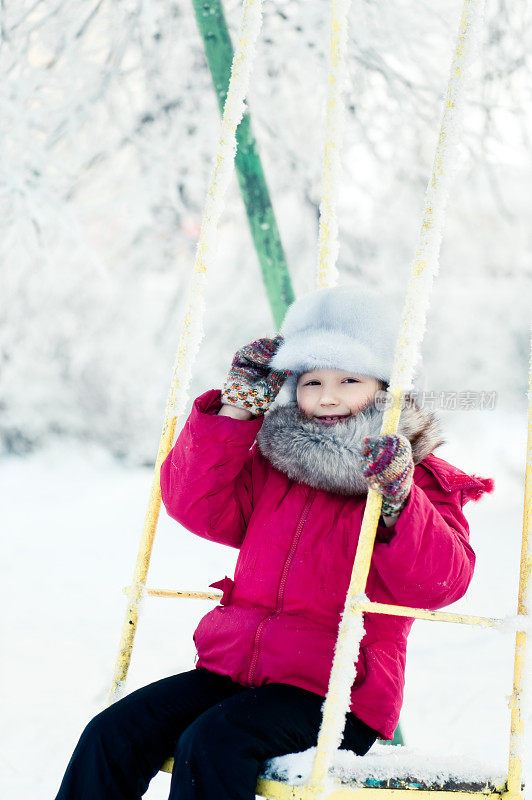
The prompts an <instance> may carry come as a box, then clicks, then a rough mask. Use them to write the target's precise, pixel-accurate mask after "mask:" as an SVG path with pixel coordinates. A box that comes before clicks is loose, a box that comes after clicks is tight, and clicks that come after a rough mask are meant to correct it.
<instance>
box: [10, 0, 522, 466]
mask: <svg viewBox="0 0 532 800" xmlns="http://www.w3.org/2000/svg"><path fill="white" fill-rule="evenodd" d="M224 7H225V10H226V16H227V22H228V25H229V29H230V32H231V34H232V36H233V41H234V40H235V36H236V33H237V31H238V27H239V23H240V14H241V4H240V2H236V0H227V2H226V3H225V4H224ZM460 7H461V3H460V2H459V0H451V1H450V0H445V2H444V0H438V2H434V0H432V1H430V2H429V0H396V1H395V2H393V3H389V2H384V0H379V1H377V0H353V4H352V7H351V14H350V28H349V47H348V55H347V76H348V79H347V81H346V86H345V96H346V105H347V115H346V130H345V141H344V150H343V177H342V192H341V202H340V208H339V219H340V229H341V249H340V264H339V266H340V268H341V270H342V274H343V277H344V278H345V279H346V280H349V278H350V277H353V276H356V277H358V278H363V279H364V280H367V281H368V282H370V283H371V284H373V285H375V286H384V285H386V286H387V287H389V288H391V290H392V291H393V292H394V293H395V294H396V295H397V298H398V302H400V300H401V299H402V297H403V296H404V291H405V281H406V279H407V277H408V273H409V269H410V264H411V260H412V257H413V252H414V247H415V243H416V237H417V231H418V227H419V223H420V217H421V209H422V204H423V198H424V191H425V187H426V183H427V179H428V175H429V174H430V168H431V162H432V156H433V151H434V146H435V142H436V136H437V130H438V124H439V116H440V112H441V98H442V93H443V91H444V89H445V85H446V81H447V76H448V70H449V66H450V59H451V51H452V47H453V43H454V39H455V35H456V30H457V26H458V20H459V15H460ZM329 11H330V3H329V0H304V2H302V0H271V2H268V3H265V4H264V22H263V31H262V37H261V40H260V43H259V46H258V49H257V60H256V63H255V68H254V72H253V78H252V86H251V90H250V94H249V98H248V105H249V110H250V114H251V119H252V126H253V130H254V132H255V135H256V137H257V140H258V145H259V150H260V154H261V158H262V161H263V164H264V167H265V171H266V176H267V180H268V183H269V187H270V192H271V196H272V201H273V205H274V208H275V211H276V215H277V218H278V223H279V227H280V230H281V235H282V238H283V242H284V245H285V249H286V252H287V256H288V261H289V266H290V270H291V272H292V276H293V282H294V285H295V288H296V292H297V293H298V294H299V293H301V292H302V291H304V290H305V289H307V288H311V287H312V286H313V284H314V279H315V276H314V269H315V261H316V240H317V224H318V219H317V209H318V205H319V200H320V177H321V157H322V145H323V123H324V118H325V110H324V99H325V78H326V69H327V55H328V54H327V47H328V22H329ZM531 31H532V25H531V19H530V10H529V8H528V7H527V4H526V2H525V0H513V2H512V3H510V2H507V0H488V2H487V6H486V16H485V23H484V28H483V33H482V41H481V47H480V53H479V57H478V59H477V61H476V63H475V66H474V68H473V80H472V84H471V86H470V89H469V92H468V112H467V114H466V118H465V122H464V136H463V142H464V144H463V168H462V170H461V172H460V174H459V175H458V177H457V180H456V182H455V184H454V186H453V190H452V193H451V197H450V206H449V212H448V220H447V226H446V231H445V235H444V242H443V248H442V259H441V269H440V275H439V277H438V279H437V281H436V284H435V291H434V299H433V303H432V307H431V313H430V317H429V320H428V323H429V324H428V330H427V336H426V341H425V346H424V356H425V362H426V372H427V375H428V377H429V379H430V380H431V382H432V383H433V385H434V386H435V387H436V388H444V389H445V388H449V389H462V388H478V389H489V388H492V389H498V390H499V392H500V393H501V395H500V402H508V403H511V402H518V403H522V402H523V396H524V392H525V391H526V385H525V384H526V375H527V359H528V352H527V346H528V313H529V312H528V307H529V305H530V299H529V298H530V278H531V264H530V252H531V249H532V248H531V242H530V237H531V234H530V227H529V225H528V220H529V219H530V213H531V211H532V209H531V208H530V205H531V200H530V191H529V187H530V180H531V167H530V115H531V111H530V109H531V108H532V105H531V103H530V100H531V98H530V85H531V84H530V52H531V51H532V48H531V45H532V41H531V38H532V34H531ZM0 37H1V51H0V52H1V64H2V73H3V80H2V89H1V93H0V109H1V113H0V120H1V122H0V124H1V126H2V143H3V147H2V150H1V154H0V170H1V175H0V198H1V200H0V202H1V210H2V217H1V220H2V221H1V236H0V250H1V257H2V270H1V274H2V283H1V287H0V288H1V293H2V301H3V302H2V306H1V311H0V315H1V316H0V359H1V360H0V409H1V411H2V414H1V417H0V420H1V421H0V432H1V439H2V446H3V450H4V452H5V451H16V452H23V451H25V450H27V449H30V448H32V447H34V446H37V445H39V444H40V443H42V442H43V441H44V440H45V439H46V438H47V437H49V436H50V435H56V434H68V435H72V436H76V437H82V438H89V439H94V440H97V441H100V442H103V443H105V444H106V445H107V446H108V447H109V448H110V449H111V450H112V451H113V452H115V453H117V454H120V455H124V456H127V457H128V458H130V459H131V460H133V461H136V462H143V461H151V460H152V459H153V456H154V454H155V448H156V443H157V441H158V434H159V430H160V424H161V420H162V414H163V410H164V401H165V397H166V393H167V387H168V381H169V377H170V368H171V364H172V363H173V358H174V351H175V349H176V345H177V341H178V336H179V328H180V323H181V319H182V314H183V311H184V302H185V299H186V289H187V285H188V279H189V275H190V271H191V269H192V266H193V262H194V254H195V244H196V241H197V237H198V235H199V225H200V222H201V212H202V207H203V202H204V197H205V191H206V187H207V181H208V177H209V174H210V170H211V166H212V158H213V155H214V152H215V148H216V144H217V137H218V134H219V122H220V115H219V111H218V107H217V103H216V98H215V95H214V91H213V88H212V82H211V77H210V73H209V71H208V68H207V65H206V61H205V57H204V52H203V44H202V40H201V36H200V34H199V31H198V28H197V25H196V21H195V17H194V11H193V7H192V4H191V3H190V2H188V0H179V2H167V0H165V1H164V2H163V1H162V0H151V1H150V0H120V1H118V0H117V1H116V2H104V0H91V2H89V0H74V2H66V0H49V1H48V2H44V1H43V0H33V1H32V2H29V1H26V2H22V3H18V4H3V5H2V7H1V8H0ZM207 304H208V308H207V319H206V324H205V330H206V337H205V340H204V343H203V345H202V347H201V349H200V353H199V358H198V362H197V367H196V373H195V377H194V381H193V384H192V387H191V394H192V395H195V394H197V393H198V392H199V391H202V390H204V389H206V388H208V387H211V386H219V385H220V384H221V381H222V380H223V376H224V374H225V371H226V369H227V366H228V363H229V360H230V358H231V355H232V353H233V351H234V350H235V349H236V347H238V346H239V345H241V344H242V343H243V342H244V341H246V340H249V338H252V337H255V336H260V335H269V334H272V333H273V332H274V331H273V326H272V321H271V315H270V312H269V309H268V306H267V302H266V298H265V294H264V292H263V289H262V285H261V278H260V273H259V270H258V265H257V261H256V256H255V254H254V251H253V246H252V242H251V237H250V235H249V232H248V229H247V223H246V219H245V215H244V211H243V205H242V201H241V199H240V196H239V193H238V185H237V182H236V180H235V181H234V182H233V186H232V191H231V194H230V197H229V203H228V208H227V211H226V214H225V216H224V219H223V222H222V227H221V236H220V247H219V254H218V258H217V265H216V268H215V269H214V270H213V272H212V274H211V276H210V283H209V289H208V294H207ZM191 399H192V398H191Z"/></svg>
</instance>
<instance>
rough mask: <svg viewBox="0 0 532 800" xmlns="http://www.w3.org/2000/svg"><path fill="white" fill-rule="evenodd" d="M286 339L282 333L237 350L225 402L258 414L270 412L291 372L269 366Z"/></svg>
mask: <svg viewBox="0 0 532 800" xmlns="http://www.w3.org/2000/svg"><path fill="white" fill-rule="evenodd" d="M282 342H283V337H282V336H276V337H275V339H257V340H256V341H254V342H251V344H246V345H244V347H241V348H240V350H237V351H236V353H235V355H234V358H233V362H232V364H231V369H230V370H229V373H228V375H227V378H226V381H225V383H224V386H223V389H222V403H227V404H228V405H232V406H238V407H239V408H245V409H246V410H247V411H250V412H251V413H252V414H255V415H256V416H261V415H262V414H265V413H266V411H267V410H268V408H269V407H270V405H271V403H273V401H274V400H275V398H276V397H277V395H278V394H279V390H280V389H281V386H282V385H283V383H284V381H285V380H286V377H287V375H290V374H291V373H290V372H282V371H276V370H273V369H270V368H269V367H268V362H269V361H270V359H271V358H272V357H273V356H274V354H275V352H276V351H277V349H278V347H279V346H280V345H281V344H282Z"/></svg>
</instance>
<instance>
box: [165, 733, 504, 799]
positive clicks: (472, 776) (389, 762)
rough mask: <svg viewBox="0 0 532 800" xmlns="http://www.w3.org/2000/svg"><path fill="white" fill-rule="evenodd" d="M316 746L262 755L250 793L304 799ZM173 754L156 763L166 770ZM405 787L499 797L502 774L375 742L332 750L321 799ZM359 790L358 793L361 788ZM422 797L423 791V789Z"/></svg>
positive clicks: (393, 792) (392, 792)
mask: <svg viewBox="0 0 532 800" xmlns="http://www.w3.org/2000/svg"><path fill="white" fill-rule="evenodd" d="M315 755H316V747H310V748H309V749H308V750H305V751H303V752H301V753H291V754H290V755H286V756H278V757H277V758H272V759H269V760H268V761H265V762H264V764H263V766H262V770H261V772H260V775H259V778H258V781H257V788H256V793H257V795H259V796H261V797H264V798H269V799H270V800H298V798H301V800H310V798H311V797H313V796H314V792H315V789H314V788H313V787H310V786H309V785H308V783H309V780H310V776H311V772H312V765H313V762H314V758H315ZM172 767H173V759H169V760H168V761H167V762H166V763H165V764H164V765H163V767H162V769H163V771H165V772H171V771H172ZM405 790H415V791H416V793H417V794H416V797H419V798H420V800H421V797H420V795H423V794H424V793H425V792H427V793H428V792H430V800H437V798H438V797H439V796H440V795H441V798H442V799H443V798H445V797H448V792H452V793H453V800H454V799H455V798H456V800H466V798H474V797H478V795H479V794H481V795H488V794H489V795H490V797H494V796H496V797H502V795H503V794H504V792H505V791H506V775H505V774H504V770H503V769H502V767H501V768H499V769H494V768H493V766H491V765H488V764H487V763H485V762H483V761H479V760H477V759H473V758H468V757H465V756H462V757H461V758H459V759H457V758H456V755H454V756H441V755H437V756H434V755H433V754H429V753H427V752H424V751H422V750H420V749H419V748H413V747H403V746H402V745H394V746H393V747H390V746H387V745H384V744H380V743H378V742H377V743H375V744H374V745H373V747H372V748H371V750H370V752H369V753H367V754H366V755H365V756H357V755H355V754H354V753H353V752H352V751H351V750H337V751H336V752H335V754H334V757H333V759H332V762H331V766H330V768H329V773H328V782H327V800H351V798H362V797H364V798H366V800H368V798H370V797H371V796H372V795H373V796H374V797H375V798H376V799H377V798H378V799H379V800H385V799H387V798H397V797H404V794H403V795H399V793H400V792H404V791H405ZM362 792H363V793H364V794H363V795H362V794H361V793H362ZM427 797H429V795H428V794H427Z"/></svg>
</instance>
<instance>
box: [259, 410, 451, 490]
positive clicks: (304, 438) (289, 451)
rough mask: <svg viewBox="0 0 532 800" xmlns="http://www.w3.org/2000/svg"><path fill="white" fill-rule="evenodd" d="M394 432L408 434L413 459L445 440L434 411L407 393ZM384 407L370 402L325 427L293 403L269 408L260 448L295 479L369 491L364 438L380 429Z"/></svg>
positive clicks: (332, 487) (320, 486) (417, 460)
mask: <svg viewBox="0 0 532 800" xmlns="http://www.w3.org/2000/svg"><path fill="white" fill-rule="evenodd" d="M404 400H405V405H404V408H403V409H402V411H401V416H400V417H399V426H398V431H397V432H398V433H402V434H403V435H404V436H406V437H407V439H409V441H410V444H411V445H412V455H413V458H414V464H419V463H420V461H423V459H424V458H426V457H427V456H428V455H429V454H430V453H432V451H433V450H434V449H435V448H436V447H439V446H440V445H441V444H444V443H445V440H444V439H442V438H441V435H440V429H439V422H438V420H437V419H436V417H435V415H434V414H433V413H432V412H430V411H426V410H423V409H420V408H418V407H417V406H416V404H415V402H414V401H413V400H412V399H410V398H408V396H406V395H405V398H404ZM383 417H384V410H381V409H378V408H376V407H375V405H374V404H373V403H372V404H371V405H370V406H368V407H367V408H366V409H364V410H362V411H360V412H359V413H358V414H357V415H356V416H354V417H351V418H350V419H348V420H347V421H345V422H341V423H338V424H337V425H333V426H330V427H324V426H322V425H320V423H318V422H314V421H313V420H311V419H307V418H306V417H305V416H304V415H303V414H302V413H301V411H300V409H299V407H298V405H297V403H288V404H287V405H284V406H278V407H277V408H272V409H271V410H270V411H269V412H268V413H267V414H265V416H264V420H263V423H262V426H261V428H260V430H259V432H258V434H257V445H258V447H259V449H260V451H261V453H262V454H263V455H264V456H265V457H266V458H267V459H268V460H269V461H270V462H271V463H272V464H273V466H274V467H275V468H276V469H278V470H280V471H281V472H284V473H285V474H286V475H288V477H289V478H291V479H292V480H294V481H297V482H299V483H307V484H308V485H309V486H312V487H314V488H316V489H324V490H325V491H328V492H335V493H337V494H343V495H354V494H367V491H368V487H367V482H366V479H365V478H364V476H363V474H362V443H363V442H362V440H363V439H364V437H365V436H378V435H379V434H380V430H381V426H382V420H383Z"/></svg>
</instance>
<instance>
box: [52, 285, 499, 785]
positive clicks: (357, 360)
mask: <svg viewBox="0 0 532 800" xmlns="http://www.w3.org/2000/svg"><path fill="white" fill-rule="evenodd" d="M394 344H395V339H394V335H393V331H392V330H391V326H390V324H389V320H388V313H387V311H386V309H385V308H384V307H383V305H382V304H381V302H380V300H379V298H378V297H377V296H376V295H375V294H373V293H371V292H368V291H363V290H359V289H355V288H353V287H345V286H344V287H338V288H334V289H326V290H321V291H318V292H314V293H312V294H310V295H307V296H306V297H304V298H302V299H301V300H299V301H297V302H296V303H294V304H293V305H292V306H291V307H290V309H289V310H288V313H287V315H286V317H285V321H284V323H283V326H282V329H281V335H279V336H277V337H276V338H275V339H267V338H265V339H259V340H258V341H255V342H253V343H251V344H249V345H246V346H245V347H243V348H242V349H241V350H239V351H238V352H237V353H236V355H235V357H234V359H233V363H232V366H231V369H230V372H229V374H228V376H227V380H226V381H225V384H224V387H223V390H222V391H220V390H219V389H212V390H210V391H207V392H205V393H204V394H202V395H201V396H200V397H198V398H197V399H196V400H195V402H194V405H193V408H192V411H191V414H190V416H189V418H188V420H187V422H186V423H185V425H184V427H183V429H182V431H181V433H180V435H179V437H178V439H177V441H176V444H175V445H174V447H173V449H172V450H171V451H170V453H169V454H168V457H167V458H166V460H165V461H164V463H163V465H162V468H161V492H162V499H163V502H164V505H165V507H166V509H167V511H168V513H169V514H170V516H171V517H173V518H174V519H176V520H177V521H178V522H179V523H180V524H181V525H183V526H184V527H185V528H187V529H188V530H190V531H191V532H192V533H195V534H196V535H198V536H201V537H203V538H205V539H208V540H210V541H214V542H219V543H222V544H226V545H228V546H230V547H235V548H237V549H238V550H239V554H238V559H237V563H236V568H235V575H234V579H232V578H230V577H228V576H225V577H224V578H223V580H219V581H216V582H215V583H211V584H210V585H211V586H213V587H216V588H220V589H221V590H222V591H223V595H222V597H221V600H220V604H219V605H217V606H216V607H215V608H214V609H213V610H212V611H210V612H209V613H208V614H206V615H205V616H204V617H203V618H202V619H201V620H200V623H199V625H198V626H197V628H196V630H195V632H194V642H195V645H196V649H197V653H198V659H197V663H196V665H195V668H194V669H192V670H190V671H188V672H184V673H181V674H178V675H173V676H170V677H167V678H164V679H162V680H160V681H156V682H155V683H152V684H150V685H148V686H145V687H143V688H141V689H138V690H137V691H135V692H132V693H131V694H129V695H127V696H126V697H124V698H123V699H122V700H119V701H118V702H117V703H115V704H114V705H112V706H110V707H109V708H107V709H106V710H105V711H102V712H101V713H100V714H98V715H97V716H96V717H94V719H93V720H91V722H90V723H89V724H88V725H87V727H86V728H85V730H84V732H83V734H82V736H81V738H80V740H79V743H78V745H77V747H76V750H75V751H74V754H73V756H72V759H71V761H70V764H69V766H68V768H67V771H66V774H65V777H64V779H63V783H62V785H61V788H60V791H59V794H58V796H57V800H89V798H90V800H104V798H105V800H115V799H116V800H118V799H119V798H120V800H126V798H127V800H136V798H139V797H140V796H141V795H142V794H143V793H144V792H145V791H146V789H147V787H148V784H149V782H150V780H151V778H152V777H153V776H154V775H155V774H156V773H157V771H158V770H159V769H160V767H161V765H162V764H163V762H164V761H165V759H166V758H168V757H169V756H171V755H173V756H174V759H175V766H174V770H173V775H172V781H171V787H170V795H169V797H170V799H171V800H253V798H254V795H255V785H256V781H257V776H258V774H259V772H260V768H261V765H262V763H263V762H264V761H265V760H266V759H269V758H272V757H274V756H280V755H285V754H287V753H293V752H298V751H302V750H306V749H308V748H309V747H312V746H314V745H315V744H316V741H317V736H318V731H319V727H320V723H321V708H322V704H323V698H324V696H325V694H326V692H327V687H328V682H329V674H330V670H331V665H332V660H333V653H334V646H335V642H336V636H337V631H338V624H339V621H340V615H341V613H342V610H343V607H344V602H345V597H346V594H347V589H348V585H349V580H350V576H351V570H352V565H353V561H354V557H355V552H356V547H357V541H358V535H359V532H360V526H361V521H362V516H363V513H364V508H365V503H366V496H367V490H368V485H370V486H372V487H373V488H375V489H377V490H378V491H379V492H380V493H381V494H382V496H383V503H382V516H381V519H380V524H379V526H378V530H377V536H376V541H375V547H374V552H373V557H372V563H371V569H370V573H369V577H368V583H367V588H366V593H367V595H368V597H369V598H370V599H371V600H375V601H379V602H383V603H395V604H401V605H409V606H422V607H425V608H430V609H437V608H441V607H442V606H445V605H447V604H449V603H452V602H454V601H455V600H458V598H460V597H462V595H463V594H464V593H465V591H466V589H467V587H468V585H469V582H470V581H471V577H472V574H473V567H474V562H475V556H474V553H473V550H472V549H471V546H470V545H469V541H468V533H469V528H468V524H467V521H466V519H465V517H464V514H463V511H462V508H463V506H464V504H465V503H466V502H467V501H468V500H478V499H479V498H480V497H481V495H482V494H483V493H484V492H491V491H492V490H493V481H491V480H489V479H484V478H478V477H475V476H472V475H466V474H465V473H464V472H462V471H461V470H459V469H457V468H456V467H454V466H452V465H451V464H449V463H448V462H446V461H444V460H443V459H441V458H438V457H437V456H435V455H433V450H434V449H435V448H436V447H438V446H439V445H441V444H443V440H442V439H441V438H440V434H439V430H438V423H437V421H436V418H435V416H434V414H432V413H430V412H428V411H424V410H421V409H420V408H419V407H418V406H417V405H416V403H415V402H414V401H413V399H412V397H410V396H406V397H405V406H404V408H403V410H402V412H401V418H400V423H399V432H398V434H397V435H394V436H384V437H381V436H380V433H379V432H380V428H381V423H382V416H383V411H382V410H380V409H379V407H378V406H379V404H378V403H377V402H376V401H377V397H378V393H379V390H383V389H386V388H387V386H388V382H389V380H390V373H391V367H392V363H391V362H392V356H393V352H394ZM283 383H284V384H285V389H286V390H287V392H288V397H289V400H288V402H287V403H285V404H284V405H281V404H279V405H277V407H276V408H275V409H271V410H269V409H270V405H271V404H272V402H273V401H274V400H275V398H276V397H277V395H278V393H279V391H280V389H281V386H282V385H283ZM279 399H280V398H279ZM412 622H413V620H412V619H411V618H402V617H394V616H385V615H381V614H366V615H365V635H364V638H363V640H362V643H361V648H360V657H359V659H358V662H357V665H356V679H355V681H354V684H353V686H352V689H351V702H350V708H349V711H348V713H347V716H346V723H345V729H344V735H343V741H342V744H341V747H342V748H346V749H350V750H352V751H354V752H355V753H357V754H358V755H363V754H365V753H366V752H367V751H368V750H369V748H370V747H371V745H372V744H373V742H374V741H375V739H376V738H380V739H388V740H389V739H392V738H393V733H394V729H395V727H396V725H397V721H398V718H399V711H400V708H401V702H402V696H403V685H404V671H405V658H406V640H407V636H408V633H409V631H410V628H411V626H412Z"/></svg>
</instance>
